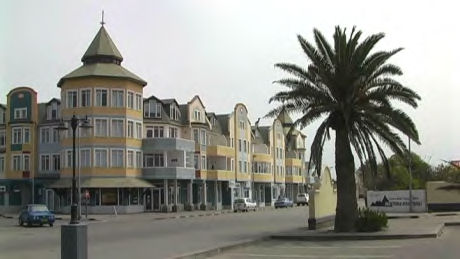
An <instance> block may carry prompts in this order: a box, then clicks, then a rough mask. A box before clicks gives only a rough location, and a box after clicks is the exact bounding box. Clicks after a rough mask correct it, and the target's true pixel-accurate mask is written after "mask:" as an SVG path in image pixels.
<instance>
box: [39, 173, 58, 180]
mask: <svg viewBox="0 0 460 259" xmlns="http://www.w3.org/2000/svg"><path fill="white" fill-rule="evenodd" d="M59 177H60V174H59V171H38V173H37V178H44V179H58V178H59Z"/></svg>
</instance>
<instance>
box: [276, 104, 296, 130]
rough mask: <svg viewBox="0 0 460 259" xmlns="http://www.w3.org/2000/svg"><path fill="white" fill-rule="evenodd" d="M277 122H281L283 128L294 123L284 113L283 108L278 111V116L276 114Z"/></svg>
mask: <svg viewBox="0 0 460 259" xmlns="http://www.w3.org/2000/svg"><path fill="white" fill-rule="evenodd" d="M278 120H280V122H281V124H283V126H288V125H292V124H293V123H294V122H293V121H292V119H291V116H289V113H288V112H287V111H286V109H285V108H283V109H282V110H281V111H280V114H278Z"/></svg>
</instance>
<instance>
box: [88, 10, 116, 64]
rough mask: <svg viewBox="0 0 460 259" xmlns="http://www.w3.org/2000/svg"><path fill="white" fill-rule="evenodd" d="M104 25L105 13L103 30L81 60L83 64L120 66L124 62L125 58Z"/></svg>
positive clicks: (98, 33) (101, 29)
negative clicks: (112, 64)
mask: <svg viewBox="0 0 460 259" xmlns="http://www.w3.org/2000/svg"><path fill="white" fill-rule="evenodd" d="M104 24H105V22H104V13H102V21H101V28H100V29H99V31H98V32H97V34H96V36H95V37H94V39H93V41H92V42H91V44H90V45H89V47H88V49H87V50H86V52H85V54H84V55H83V57H82V58H81V61H82V62H83V63H85V64H92V63H115V64H118V65H119V64H120V63H121V61H122V60H123V57H122V56H121V54H120V52H119V51H118V49H117V47H116V46H115V44H114V43H113V41H112V39H111V38H110V36H109V34H108V33H107V31H106V30H105V27H104Z"/></svg>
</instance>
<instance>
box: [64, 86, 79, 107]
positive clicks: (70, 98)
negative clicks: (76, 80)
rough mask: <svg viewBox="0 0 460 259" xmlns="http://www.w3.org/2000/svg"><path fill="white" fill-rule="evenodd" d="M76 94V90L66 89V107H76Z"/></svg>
mask: <svg viewBox="0 0 460 259" xmlns="http://www.w3.org/2000/svg"><path fill="white" fill-rule="evenodd" d="M77 96H78V92H77V91H76V90H70V91H67V108H76V107H77V99H78V98H77Z"/></svg>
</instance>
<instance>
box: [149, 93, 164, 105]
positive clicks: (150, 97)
mask: <svg viewBox="0 0 460 259" xmlns="http://www.w3.org/2000/svg"><path fill="white" fill-rule="evenodd" d="M150 99H155V100H156V101H157V102H159V103H161V104H164V103H163V101H162V100H160V99H159V98H158V97H156V96H155V95H150V96H149V97H147V98H144V102H148V101H150Z"/></svg>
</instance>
